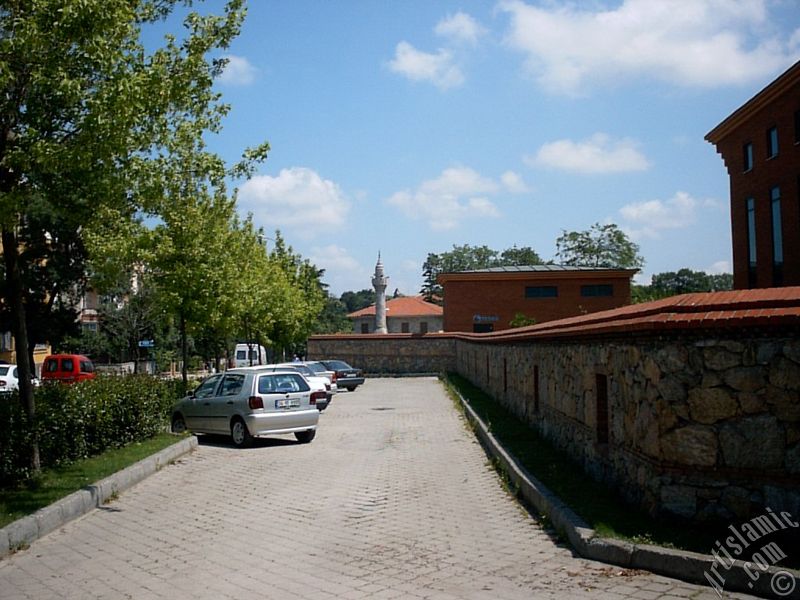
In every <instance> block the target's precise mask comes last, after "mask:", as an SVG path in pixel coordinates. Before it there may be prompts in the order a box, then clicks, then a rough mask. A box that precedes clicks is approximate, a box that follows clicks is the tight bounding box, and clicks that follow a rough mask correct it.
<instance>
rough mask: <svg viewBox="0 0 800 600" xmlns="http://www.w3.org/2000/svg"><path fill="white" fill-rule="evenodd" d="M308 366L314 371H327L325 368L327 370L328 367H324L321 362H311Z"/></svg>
mask: <svg viewBox="0 0 800 600" xmlns="http://www.w3.org/2000/svg"><path fill="white" fill-rule="evenodd" d="M306 366H307V367H308V368H309V369H311V370H312V371H314V373H321V372H322V371H325V370H326V369H325V367H323V366H322V365H321V364H319V363H311V364H309V365H306Z"/></svg>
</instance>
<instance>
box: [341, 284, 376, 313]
mask: <svg viewBox="0 0 800 600" xmlns="http://www.w3.org/2000/svg"><path fill="white" fill-rule="evenodd" d="M339 300H340V301H341V302H342V304H344V306H345V309H346V311H347V313H351V312H355V311H357V310H361V309H362V308H366V307H367V306H372V305H373V304H375V290H374V289H363V290H359V291H357V292H344V293H343V294H342V295H341V296H340V297H339Z"/></svg>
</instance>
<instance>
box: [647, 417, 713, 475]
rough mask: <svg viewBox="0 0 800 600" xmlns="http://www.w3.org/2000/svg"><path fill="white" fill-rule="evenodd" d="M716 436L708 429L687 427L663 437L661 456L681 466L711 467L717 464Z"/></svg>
mask: <svg viewBox="0 0 800 600" xmlns="http://www.w3.org/2000/svg"><path fill="white" fill-rule="evenodd" d="M717 451H718V444H717V436H716V434H715V433H714V430H713V429H711V428H710V427H705V426H702V425H687V426H686V427H680V428H678V429H673V430H672V431H670V432H669V433H667V434H666V435H664V436H663V439H662V443H661V455H662V456H663V458H664V459H665V460H667V461H670V462H675V463H678V464H682V465H697V466H705V467H711V466H714V465H715V464H716V463H717Z"/></svg>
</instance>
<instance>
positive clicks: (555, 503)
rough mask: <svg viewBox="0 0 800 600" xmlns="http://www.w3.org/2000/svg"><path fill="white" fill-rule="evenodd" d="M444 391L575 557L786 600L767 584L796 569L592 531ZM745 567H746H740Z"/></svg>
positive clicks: (799, 580)
mask: <svg viewBox="0 0 800 600" xmlns="http://www.w3.org/2000/svg"><path fill="white" fill-rule="evenodd" d="M450 389H452V390H453V392H455V394H456V396H458V399H459V401H460V402H461V405H462V406H463V407H464V413H465V416H466V418H467V420H468V421H469V422H470V423H472V424H473V425H474V426H475V433H476V434H477V436H478V439H479V440H480V442H481V445H482V446H483V448H484V450H485V451H486V453H487V454H488V455H489V456H490V457H491V458H494V459H495V460H497V461H498V463H500V465H501V466H502V468H503V469H504V470H505V472H506V473H507V474H508V478H509V479H510V480H511V481H512V482H513V483H514V485H515V486H517V489H518V490H519V491H518V494H517V495H518V496H521V497H522V499H523V500H524V502H525V503H527V505H528V506H532V507H534V508H535V509H536V510H537V511H538V512H539V513H541V514H543V515H546V516H547V517H548V518H549V519H550V521H551V522H552V524H553V528H554V529H555V530H556V531H557V532H558V533H559V534H561V535H562V537H565V538H566V539H567V540H568V541H569V543H570V545H571V546H572V547H573V549H574V550H575V551H576V552H577V553H578V554H579V555H580V556H582V557H584V558H589V559H591V560H597V561H600V562H604V563H608V564H612V565H617V566H619V567H624V568H627V569H642V570H645V571H650V572H652V573H656V574H658V575H664V576H666V577H672V578H674V579H680V580H682V581H686V582H688V583H694V584H700V585H706V586H708V587H709V588H710V589H713V590H715V591H717V594H718V595H719V596H720V597H722V593H724V592H742V593H745V594H757V595H759V596H763V597H766V598H786V597H787V596H786V595H780V594H778V593H776V592H775V591H774V589H773V587H772V586H773V585H775V583H776V582H778V581H779V580H781V579H782V581H784V582H785V581H787V580H788V581H791V578H794V582H795V583H796V584H798V585H800V572H798V571H794V570H790V569H785V568H781V567H769V568H768V569H761V568H760V567H758V566H757V565H755V564H752V563H747V562H744V561H741V560H734V561H732V562H730V561H725V560H724V559H723V560H722V561H720V560H715V558H714V557H713V556H710V555H706V554H699V553H697V552H688V551H685V550H673V549H671V548H664V547H662V546H653V545H649V544H636V543H633V542H627V541H624V540H616V539H610V538H603V537H599V536H598V535H597V532H596V531H595V530H594V529H592V528H591V527H590V526H589V525H588V524H587V523H586V522H585V521H584V520H583V519H581V518H580V517H579V516H578V515H577V514H575V512H573V510H572V509H571V508H570V507H569V506H567V505H566V504H564V502H562V501H561V499H560V498H559V497H558V496H556V495H555V494H554V493H553V492H551V491H550V490H549V489H548V488H547V487H546V486H545V485H544V484H543V483H542V482H541V481H539V480H538V479H536V477H534V476H533V475H531V474H530V473H528V471H527V470H526V469H525V467H523V466H522V465H521V464H520V463H519V461H518V460H517V459H516V457H514V456H513V455H512V454H510V453H509V452H507V451H506V449H505V448H503V446H502V445H501V444H500V442H498V441H497V438H495V437H494V435H492V433H491V432H490V431H489V430H488V428H487V427H486V425H485V424H484V422H483V421H482V420H481V419H480V417H479V416H478V415H477V413H476V412H475V411H474V410H473V409H472V407H471V406H470V405H469V403H468V402H467V401H466V400H465V399H464V397H463V396H462V395H461V393H460V392H459V391H458V390H456V389H454V388H452V387H451V388H450ZM712 566H713V567H714V573H717V574H718V577H717V578H714V577H712V575H710V573H711V569H712ZM748 567H749V571H748V570H746V569H748ZM750 573H752V575H751V574H750ZM720 576H721V577H722V578H723V579H724V582H723V586H722V587H720V588H717V587H715V586H714V585H712V582H714V583H717V585H719V583H718V580H719V578H720ZM787 578H789V579H787ZM789 593H790V594H791V593H792V591H791V590H790V592H789Z"/></svg>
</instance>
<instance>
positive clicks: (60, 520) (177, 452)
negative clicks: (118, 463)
mask: <svg viewBox="0 0 800 600" xmlns="http://www.w3.org/2000/svg"><path fill="white" fill-rule="evenodd" d="M195 448H197V438H196V437H194V436H192V437H188V438H185V439H183V440H181V441H180V442H178V443H177V444H173V445H172V446H169V447H167V448H164V449H163V450H161V451H160V452H158V453H156V454H153V455H152V456H148V457H147V458H144V459H142V460H140V461H139V462H137V463H135V464H133V465H131V466H130V467H128V468H126V469H123V470H122V471H119V472H118V473H114V474H113V475H110V476H108V477H106V478H105V479H102V480H100V481H98V482H96V483H93V484H92V485H88V486H86V487H85V488H83V489H82V490H79V491H77V492H74V493H72V494H70V495H69V496H66V497H65V498H62V499H61V500H59V501H58V502H54V503H53V504H51V505H50V506H46V507H44V508H42V509H40V510H38V511H36V512H35V513H34V514H32V515H28V516H27V517H22V518H21V519H18V520H17V521H14V522H13V523H11V524H9V525H6V526H5V527H3V528H2V529H0V559H2V558H4V557H6V556H9V555H11V554H13V553H14V552H16V551H18V550H20V549H22V548H26V547H28V546H30V545H31V544H32V543H33V542H35V541H36V540H38V539H39V538H41V537H44V536H45V535H47V534H48V533H50V532H52V531H54V530H56V529H58V528H59V527H62V526H63V525H66V524H67V523H69V522H70V521H72V520H73V519H77V518H78V517H80V516H83V515H85V514H86V513H88V512H89V511H91V510H93V509H95V508H97V507H99V506H102V505H103V504H104V503H105V502H106V501H107V500H108V499H109V498H111V497H112V496H114V495H116V494H119V493H121V492H124V491H125V490H127V489H129V488H131V487H133V486H134V485H136V484H137V483H139V482H140V481H142V480H143V479H145V478H147V477H149V476H150V475H152V474H153V473H155V472H156V471H160V470H161V469H162V468H163V467H165V466H166V465H168V464H170V463H171V462H173V461H175V460H176V459H178V458H180V457H181V456H183V455H184V454H188V453H189V452H191V451H193V450H194V449H195Z"/></svg>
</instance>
